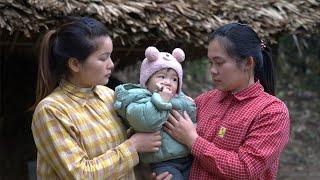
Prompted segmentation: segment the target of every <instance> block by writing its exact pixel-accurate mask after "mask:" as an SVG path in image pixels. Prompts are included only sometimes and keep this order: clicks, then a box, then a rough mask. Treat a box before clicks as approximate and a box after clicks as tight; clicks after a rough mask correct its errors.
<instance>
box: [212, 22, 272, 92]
mask: <svg viewBox="0 0 320 180" xmlns="http://www.w3.org/2000/svg"><path fill="white" fill-rule="evenodd" d="M216 39H218V40H219V43H220V44H221V46H222V47H224V48H225V50H226V52H227V53H228V55H229V56H230V57H232V58H234V59H235V60H236V61H237V63H241V62H242V61H243V60H244V59H245V58H248V57H252V58H253V60H254V61H255V67H254V78H255V80H259V81H260V83H261V84H262V86H263V88H264V91H265V92H267V93H269V94H271V95H274V94H275V79H274V69H273V68H274V67H273V62H272V55H271V51H270V49H269V48H267V47H266V46H265V45H264V43H263V42H262V41H261V39H260V38H259V37H258V35H257V33H256V32H255V31H254V30H253V29H252V28H251V27H250V26H248V25H245V24H239V23H230V24H227V25H224V26H222V27H220V28H218V29H217V30H215V31H214V32H212V33H211V34H210V35H209V42H211V41H213V40H216Z"/></svg>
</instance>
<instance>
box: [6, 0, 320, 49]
mask: <svg viewBox="0 0 320 180" xmlns="http://www.w3.org/2000/svg"><path fill="white" fill-rule="evenodd" d="M65 15H81V16H91V17H95V18H97V19H99V20H101V21H102V22H104V23H106V25H107V27H109V29H110V32H111V36H112V37H113V38H116V37H120V39H121V40H122V42H123V43H129V44H131V43H134V44H135V43H138V42H140V40H146V39H147V38H155V39H159V40H175V41H185V40H186V41H188V42H189V43H194V44H195V45H202V44H204V43H205V42H206V39H207V34H208V32H210V31H212V30H214V29H216V28H217V27H219V26H221V25H223V24H226V23H228V22H234V21H237V22H241V23H246V24H250V25H251V26H253V27H254V29H255V30H256V31H258V33H259V35H260V36H261V38H262V39H264V40H265V41H270V42H276V37H277V36H278V35H279V34H280V33H304V34H310V33H312V32H314V31H316V30H317V29H318V28H319V24H320V2H319V1H318V0H290V1H289V0H264V1H256V0H247V1H245V0H233V1H232V0H224V1H220V0H219V1H218V0H215V1H214V0H175V1H171V0H143V1H140V0H131V1H127V0H78V1H76V0H26V1H21V0H1V2H0V27H1V29H6V30H8V31H9V32H15V31H22V32H23V33H24V34H25V35H26V36H28V37H29V36H31V35H32V33H34V32H39V31H40V32H44V31H45V30H46V29H47V28H48V27H51V26H53V25H55V24H57V23H59V22H61V17H62V16H65Z"/></svg>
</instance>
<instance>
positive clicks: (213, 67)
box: [210, 66, 218, 74]
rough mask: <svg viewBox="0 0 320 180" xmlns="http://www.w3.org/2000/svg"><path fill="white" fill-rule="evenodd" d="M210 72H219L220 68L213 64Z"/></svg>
mask: <svg viewBox="0 0 320 180" xmlns="http://www.w3.org/2000/svg"><path fill="white" fill-rule="evenodd" d="M210 72H211V74H218V69H217V67H215V66H211V67H210Z"/></svg>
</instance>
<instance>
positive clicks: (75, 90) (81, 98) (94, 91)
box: [59, 79, 104, 106]
mask: <svg viewBox="0 0 320 180" xmlns="http://www.w3.org/2000/svg"><path fill="white" fill-rule="evenodd" d="M59 87H60V88H61V89H62V90H63V91H64V92H65V93H66V95H67V96H69V97H70V98H71V99H73V100H75V101H78V102H80V104H81V105H82V106H84V105H85V104H86V103H87V101H88V100H89V99H91V98H93V97H95V96H98V97H99V98H100V99H101V100H103V101H104V99H103V97H102V94H101V93H99V92H98V88H97V87H96V86H95V87H92V88H80V87H77V86H75V85H74V84H72V83H70V82H68V81H66V80H64V79H62V80H61V81H60V84H59Z"/></svg>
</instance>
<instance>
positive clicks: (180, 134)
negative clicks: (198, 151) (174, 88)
mask: <svg viewBox="0 0 320 180" xmlns="http://www.w3.org/2000/svg"><path fill="white" fill-rule="evenodd" d="M164 130H165V131H166V132H167V133H168V134H169V135H170V136H172V137H173V138H174V139H176V140H177V141H179V142H180V143H182V144H185V145H186V146H188V147H189V148H191V147H192V144H193V143H194V141H195V140H196V138H197V137H198V136H199V135H198V133H197V131H196V127H195V126H194V124H193V123H192V121H191V119H190V116H189V115H188V114H187V113H186V112H184V113H183V116H182V115H181V114H179V113H178V112H177V111H175V110H172V112H171V114H170V115H169V119H168V120H167V122H166V123H165V124H164Z"/></svg>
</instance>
